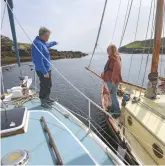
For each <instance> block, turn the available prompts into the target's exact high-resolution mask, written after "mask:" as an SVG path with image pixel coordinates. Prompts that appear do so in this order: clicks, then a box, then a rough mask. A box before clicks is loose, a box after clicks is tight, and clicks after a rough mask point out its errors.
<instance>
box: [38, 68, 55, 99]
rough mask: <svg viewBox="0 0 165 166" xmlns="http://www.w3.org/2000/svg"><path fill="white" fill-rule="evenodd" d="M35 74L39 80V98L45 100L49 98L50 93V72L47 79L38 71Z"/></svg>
mask: <svg viewBox="0 0 165 166" xmlns="http://www.w3.org/2000/svg"><path fill="white" fill-rule="evenodd" d="M36 72H37V75H38V77H39V80H40V92H39V98H40V99H46V98H48V97H49V95H50V93H51V87H52V78H51V71H50V72H49V78H46V77H44V75H43V74H42V73H41V72H40V71H36Z"/></svg>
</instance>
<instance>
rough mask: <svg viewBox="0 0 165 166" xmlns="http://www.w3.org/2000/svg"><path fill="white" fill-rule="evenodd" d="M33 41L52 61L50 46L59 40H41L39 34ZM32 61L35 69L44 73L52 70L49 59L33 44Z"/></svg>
mask: <svg viewBox="0 0 165 166" xmlns="http://www.w3.org/2000/svg"><path fill="white" fill-rule="evenodd" d="M33 43H34V44H35V45H36V46H37V48H38V49H39V50H40V52H42V54H43V55H44V56H45V58H46V59H47V60H48V61H49V62H50V53H49V50H48V48H50V47H52V46H54V45H56V44H57V42H55V41H54V42H50V43H46V42H45V41H44V40H41V39H40V38H39V37H38V36H37V37H36V38H35V39H34V41H33ZM31 51H32V52H31V54H32V61H33V63H34V65H35V70H36V71H40V72H42V74H43V75H45V74H46V73H48V72H49V71H51V65H50V64H49V63H48V61H47V60H46V59H45V58H44V57H43V56H42V55H41V53H40V52H39V51H38V50H37V49H36V47H35V46H34V45H33V44H32V46H31Z"/></svg>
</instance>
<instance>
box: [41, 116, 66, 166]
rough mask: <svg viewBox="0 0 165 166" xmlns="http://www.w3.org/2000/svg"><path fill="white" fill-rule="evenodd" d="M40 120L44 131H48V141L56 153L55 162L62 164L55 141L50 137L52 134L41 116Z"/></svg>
mask: <svg viewBox="0 0 165 166" xmlns="http://www.w3.org/2000/svg"><path fill="white" fill-rule="evenodd" d="M40 120H41V122H43V124H44V127H45V132H47V133H48V136H49V139H50V142H51V146H52V148H53V150H54V152H55V154H56V157H57V164H58V165H63V163H62V159H61V156H60V153H59V152H58V149H57V146H56V144H55V142H54V140H53V138H52V135H51V133H50V130H49V128H48V126H47V124H46V121H45V118H44V117H43V116H42V117H41V119H40Z"/></svg>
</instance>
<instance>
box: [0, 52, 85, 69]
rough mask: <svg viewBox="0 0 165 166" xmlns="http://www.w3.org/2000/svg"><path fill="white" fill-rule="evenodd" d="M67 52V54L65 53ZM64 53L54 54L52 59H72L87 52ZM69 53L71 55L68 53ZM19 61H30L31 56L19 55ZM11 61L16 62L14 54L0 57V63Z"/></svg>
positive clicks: (9, 62) (6, 63)
mask: <svg viewBox="0 0 165 166" xmlns="http://www.w3.org/2000/svg"><path fill="white" fill-rule="evenodd" d="M67 52H68V54H67ZM65 54H66V55H58V56H57V55H56V56H51V59H52V60H56V59H72V58H81V57H84V56H87V55H88V54H85V53H81V54H80V53H79V54H76V53H74V52H73V53H72V54H71V53H70V52H69V51H66V53H65ZM70 54H71V55H70ZM20 61H21V62H32V58H31V56H20ZM13 63H17V59H16V56H7V57H1V65H2V66H4V65H9V64H13Z"/></svg>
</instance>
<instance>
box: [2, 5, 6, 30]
mask: <svg viewBox="0 0 165 166" xmlns="http://www.w3.org/2000/svg"><path fill="white" fill-rule="evenodd" d="M6 6H7V5H6V3H5V7H4V10H3V14H2V19H1V20H2V21H1V30H2V26H3V21H4V17H5V11H6Z"/></svg>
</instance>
